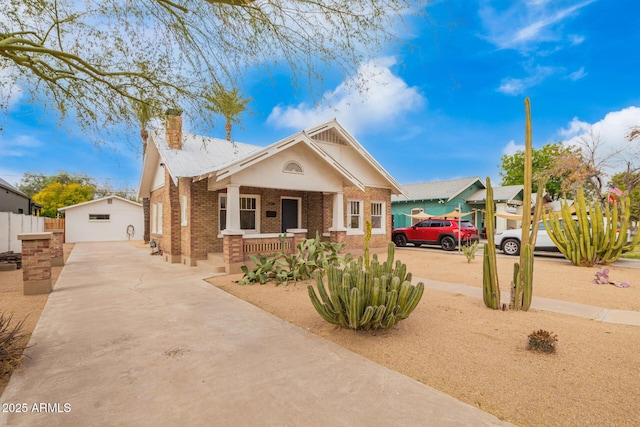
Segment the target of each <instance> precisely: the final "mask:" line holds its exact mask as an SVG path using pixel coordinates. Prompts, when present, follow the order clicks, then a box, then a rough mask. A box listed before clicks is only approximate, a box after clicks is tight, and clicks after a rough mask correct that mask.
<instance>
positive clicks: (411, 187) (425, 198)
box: [391, 176, 486, 229]
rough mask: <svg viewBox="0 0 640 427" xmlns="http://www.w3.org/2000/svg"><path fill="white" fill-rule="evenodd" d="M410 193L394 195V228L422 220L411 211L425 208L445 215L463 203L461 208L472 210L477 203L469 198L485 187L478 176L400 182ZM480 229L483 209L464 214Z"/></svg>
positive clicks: (424, 210)
mask: <svg viewBox="0 0 640 427" xmlns="http://www.w3.org/2000/svg"><path fill="white" fill-rule="evenodd" d="M401 187H402V189H403V190H404V192H405V193H406V194H407V197H404V196H391V215H392V216H393V228H400V227H410V226H411V225H413V224H415V223H416V222H418V221H419V219H418V218H415V217H414V218H412V217H411V216H410V215H414V216H416V215H418V216H419V214H420V213H421V212H423V213H426V214H428V215H432V216H444V215H445V214H447V213H451V212H454V211H455V210H456V209H458V207H460V210H461V212H463V213H465V212H472V211H473V209H477V208H478V207H477V206H470V205H469V204H467V199H468V198H469V197H471V196H472V195H473V194H475V193H477V192H478V191H480V190H484V189H485V188H486V187H485V185H484V182H483V181H482V180H481V179H480V178H479V177H477V176H476V177H473V178H460V179H451V180H448V181H436V182H423V183H419V184H407V185H402V186H401ZM465 219H468V220H469V221H471V223H472V224H474V225H475V226H476V227H478V229H480V228H481V227H480V225H481V224H482V214H481V213H477V212H475V213H471V214H470V215H468V216H465Z"/></svg>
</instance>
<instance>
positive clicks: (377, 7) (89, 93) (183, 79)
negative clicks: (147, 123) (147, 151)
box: [0, 0, 427, 139]
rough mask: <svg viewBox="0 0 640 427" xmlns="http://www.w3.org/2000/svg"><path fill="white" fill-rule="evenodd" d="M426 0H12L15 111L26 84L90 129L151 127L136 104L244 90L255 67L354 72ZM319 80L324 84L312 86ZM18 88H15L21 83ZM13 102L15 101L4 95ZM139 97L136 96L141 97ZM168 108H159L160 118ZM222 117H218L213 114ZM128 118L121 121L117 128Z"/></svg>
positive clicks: (201, 103) (8, 41)
mask: <svg viewBox="0 0 640 427" xmlns="http://www.w3.org/2000/svg"><path fill="white" fill-rule="evenodd" d="M426 3H427V2H426V0H417V1H415V0H332V1H318V0H291V1H288V2H281V1H279V0H261V1H259V2H258V1H252V0H138V1H121V0H96V1H73V0H21V1H9V2H3V8H2V12H0V66H1V67H2V69H3V72H4V76H5V81H4V83H5V86H7V87H6V89H9V90H3V91H0V92H1V94H2V95H1V96H3V98H2V99H0V104H2V105H4V107H5V108H6V106H7V104H8V100H9V97H10V96H11V93H12V90H10V89H12V88H13V89H15V88H16V86H19V87H20V88H21V90H23V91H25V92H27V93H30V94H31V95H32V96H33V97H35V98H37V99H39V100H40V101H42V102H43V103H44V104H45V106H47V107H49V109H50V110H53V111H56V112H58V113H59V114H60V115H61V117H62V118H63V119H64V118H67V116H70V117H71V118H73V119H74V121H76V122H77V124H79V125H80V126H81V128H82V130H83V131H84V132H85V134H89V133H90V132H89V131H92V133H93V134H94V135H95V136H96V138H100V137H102V139H106V138H105V132H108V131H109V130H110V129H112V128H113V126H112V125H117V126H120V125H122V124H123V123H125V124H127V125H129V127H134V126H137V125H139V122H138V120H137V118H136V116H135V114H134V113H135V109H136V106H135V104H136V103H143V104H147V105H148V106H149V107H150V108H153V109H156V108H158V106H162V108H163V109H165V108H168V107H170V108H178V107H179V108H182V109H183V110H184V111H185V114H186V115H187V116H189V117H190V118H191V119H192V120H196V119H198V118H199V116H200V112H201V111H202V110H203V109H204V108H206V104H207V100H206V99H205V97H204V96H203V94H205V93H212V91H213V89H215V88H216V87H220V86H224V87H238V79H239V78H240V77H241V76H243V75H245V74H246V70H247V69H248V68H250V67H255V66H258V67H260V68H261V70H262V71H263V75H265V76H269V75H271V74H272V73H273V72H275V71H277V72H278V73H280V72H281V71H282V67H283V66H285V67H287V68H288V70H290V71H291V74H292V80H293V82H294V85H297V84H298V83H296V82H299V81H300V79H301V78H304V79H307V80H308V82H309V83H310V84H311V83H313V82H314V81H319V80H322V77H323V75H324V74H325V72H326V70H327V69H333V70H336V69H337V70H342V71H343V72H344V71H347V72H352V71H354V70H356V69H357V67H358V65H359V64H360V63H361V62H362V61H363V60H365V59H367V58H370V57H371V56H372V55H375V54H378V53H380V52H382V51H383V49H385V48H386V47H387V46H388V43H389V42H393V41H395V40H397V34H398V33H399V31H398V30H399V27H400V26H401V25H402V24H403V19H404V18H405V17H406V16H408V15H409V14H411V13H416V14H424V13H425V12H424V10H425V6H426ZM310 87H312V85H311V86H310ZM13 92H15V90H14V91H13ZM3 101H4V102H3ZM132 101H133V102H132ZM160 113H161V111H155V112H154V114H153V116H155V117H160ZM209 120H210V119H209ZM117 126H116V127H117Z"/></svg>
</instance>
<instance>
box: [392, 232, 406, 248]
mask: <svg viewBox="0 0 640 427" xmlns="http://www.w3.org/2000/svg"><path fill="white" fill-rule="evenodd" d="M393 243H395V244H396V246H399V247H403V246H406V244H407V238H406V237H405V236H404V234H396V236H395V237H394V238H393Z"/></svg>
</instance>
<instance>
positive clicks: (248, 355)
mask: <svg viewBox="0 0 640 427" xmlns="http://www.w3.org/2000/svg"><path fill="white" fill-rule="evenodd" d="M207 276H209V274H208V272H207V269H206V267H201V266H199V267H186V266H183V265H177V264H168V263H166V262H163V261H162V260H161V259H160V258H159V257H153V256H150V255H149V251H148V249H140V248H135V247H134V246H132V245H130V244H128V243H127V242H115V243H78V244H76V245H75V248H74V250H73V252H72V254H71V256H70V258H69V260H68V262H67V265H66V266H65V268H64V270H63V271H62V273H61V275H60V277H59V279H58V282H57V284H56V287H55V289H54V292H53V293H52V294H51V295H50V296H49V300H48V302H47V305H46V307H45V309H44V311H43V313H42V317H41V318H40V321H39V323H38V326H37V327H36V330H35V331H34V334H33V336H32V339H31V344H32V345H33V348H31V349H30V350H29V351H28V354H29V355H30V356H31V358H30V359H26V361H25V369H23V370H22V371H20V372H16V373H15V374H14V375H13V377H12V379H11V382H10V383H9V385H8V387H7V389H6V390H5V392H4V394H3V395H2V397H1V398H0V403H1V404H2V407H1V408H0V409H1V410H2V412H0V425H9V426H21V425H24V426H86V425H101V426H104V425H119V426H157V425H192V426H198V425H207V426H270V425H277V426H321V425H322V426H326V425H331V426H382V425H392V424H395V425H403V426H410V425H416V426H417V425H420V426H424V425H434V426H469V425H474V426H477V425H509V424H508V423H504V422H502V421H500V420H498V419H497V418H496V417H494V416H492V415H490V414H487V413H485V412H482V411H481V410H479V409H477V408H475V407H472V406H469V405H467V404H464V403H461V402H459V401H457V400H455V399H453V398H451V397H449V396H447V395H445V394H443V393H441V392H439V391H437V390H434V389H432V388H430V387H427V386H425V385H423V384H421V383H419V382H416V381H414V380H412V379H411V378H408V377H406V376H403V375H401V374H399V373H396V372H394V371H391V370H389V369H387V368H384V367H382V366H380V365H378V364H375V363H373V362H371V361H369V360H367V359H364V358H362V357H360V356H359V355H357V354H354V353H352V352H349V351H347V350H345V349H343V348H342V347H339V346H337V345H335V344H333V343H331V342H329V341H326V340H324V339H322V338H319V337H317V336H315V335H312V334H310V333H308V332H306V331H305V330H303V329H300V328H298V327H295V326H292V325H291V324H289V323H286V322H284V321H282V320H280V319H279V318H276V317H274V316H272V315H270V314H268V313H266V312H264V311H262V310H260V309H258V308H256V307H254V306H252V305H250V304H248V303H245V302H244V301H242V300H239V299H237V298H235V297H233V296H231V295H228V294H227V293H225V292H223V291H221V290H219V289H217V288H215V287H213V286H210V285H208V284H207V283H205V282H204V281H203V280H202V279H203V278H205V277H207ZM18 411H20V412H18Z"/></svg>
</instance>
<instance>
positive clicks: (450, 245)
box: [440, 236, 456, 251]
mask: <svg viewBox="0 0 640 427" xmlns="http://www.w3.org/2000/svg"><path fill="white" fill-rule="evenodd" d="M440 246H442V249H444V250H445V251H452V250H454V249H455V248H456V241H455V240H454V239H453V237H451V236H444V237H443V238H442V240H440Z"/></svg>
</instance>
